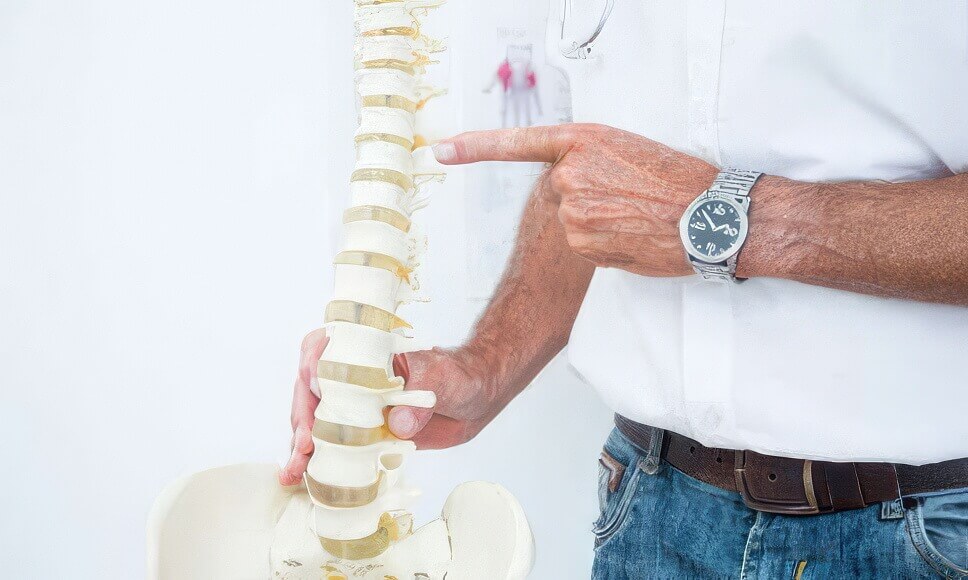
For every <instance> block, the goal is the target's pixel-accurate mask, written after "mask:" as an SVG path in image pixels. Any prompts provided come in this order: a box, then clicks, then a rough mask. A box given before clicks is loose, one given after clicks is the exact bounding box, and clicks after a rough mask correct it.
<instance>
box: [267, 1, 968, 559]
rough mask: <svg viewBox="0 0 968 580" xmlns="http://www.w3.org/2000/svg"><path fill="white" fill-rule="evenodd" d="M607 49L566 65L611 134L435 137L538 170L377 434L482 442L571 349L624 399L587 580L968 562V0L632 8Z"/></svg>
mask: <svg viewBox="0 0 968 580" xmlns="http://www.w3.org/2000/svg"><path fill="white" fill-rule="evenodd" d="M590 23H591V25H592V26H591V27H590V28H594V23H595V22H594V19H593V20H592V21H590ZM571 24H573V23H569V22H564V23H562V22H557V23H556V22H552V25H551V29H552V30H555V31H556V32H555V34H558V33H557V30H561V31H562V32H561V36H562V37H564V36H566V35H567V34H568V32H566V31H567V30H569V25H571ZM584 24H586V25H587V24H588V23H584ZM577 29H579V30H580V29H582V26H578V27H577ZM579 40H580V39H579ZM565 44H567V43H565ZM596 53H597V55H598V58H594V59H587V60H580V61H574V62H571V63H565V62H564V59H563V60H562V63H563V66H564V68H565V69H566V70H567V72H568V73H569V75H570V77H571V80H572V89H573V100H574V111H575V117H576V119H579V120H581V121H588V122H595V123H602V124H594V125H592V124H579V125H567V126H561V127H557V128H532V129H518V130H510V131H493V132H475V133H466V134H463V135H459V136H457V137H454V138H452V139H449V140H446V141H444V142H442V143H440V144H438V145H437V146H436V147H435V152H436V155H437V157H438V159H439V160H440V161H441V162H443V163H448V164H462V163H475V162H480V161H495V160H502V161H543V162H546V163H548V164H549V168H548V170H547V171H546V172H545V174H544V175H543V176H542V178H541V179H540V180H539V183H538V185H537V186H536V188H535V191H534V193H533V196H532V198H531V201H530V203H529V204H528V205H527V207H526V209H525V212H524V215H523V217H522V220H521V225H520V230H519V237H518V240H517V245H516V248H515V250H514V252H513V255H512V257H511V260H510V262H509V264H508V267H507V270H506V272H505V275H504V278H503V280H502V282H501V284H500V286H499V287H498V289H497V291H496V292H495V295H494V297H493V298H492V300H491V303H490V305H489V307H488V309H487V310H486V312H485V313H484V315H483V316H482V318H481V320H480V321H479V322H478V324H477V327H476V329H475V332H474V333H473V336H472V337H471V339H470V340H469V341H468V342H467V344H465V345H464V346H463V347H461V348H459V349H456V350H452V351H445V350H440V349H435V350H431V351H423V352H415V353H409V354H407V355H405V356H402V357H400V358H399V359H398V360H397V361H396V363H395V364H396V367H397V371H398V373H399V374H402V375H403V376H405V377H407V387H408V388H414V389H429V390H433V391H435V392H436V393H437V395H438V405H437V407H436V408H435V409H434V410H433V411H432V412H431V411H425V410H420V409H411V408H403V407H399V408H394V409H393V410H392V411H391V412H390V428H391V429H392V430H393V432H394V433H395V434H396V435H397V436H399V437H403V438H412V439H413V440H414V441H416V442H417V444H418V445H419V446H421V447H423V448H439V447H446V446H452V445H457V444H459V443H462V442H465V441H467V440H469V439H470V438H472V437H474V436H475V435H476V434H477V433H478V432H479V431H480V430H481V429H482V428H483V427H484V426H485V425H487V424H488V423H489V422H490V421H491V420H492V419H493V418H494V417H495V416H496V415H497V414H498V413H499V412H500V411H501V409H503V408H504V406H505V405H507V404H508V403H509V402H510V401H511V399H513V398H514V396H515V395H517V394H518V393H519V392H520V391H521V390H522V389H523V388H524V387H525V386H526V385H527V384H528V383H529V382H530V381H531V380H532V379H533V378H534V377H535V376H536V374H537V373H538V372H539V371H540V370H541V368H542V367H543V366H544V365H545V364H546V363H547V362H548V361H549V360H550V359H551V358H552V357H553V356H555V354H556V353H558V352H559V351H560V350H561V349H562V348H563V347H564V346H565V345H566V344H568V345H569V356H570V359H571V362H572V364H573V365H574V366H575V367H576V369H577V370H578V371H580V372H581V373H582V374H583V375H584V376H585V377H586V378H587V379H588V380H589V381H590V382H591V383H592V385H594V386H595V388H596V389H598V390H599V391H600V393H601V395H602V396H603V398H604V399H605V400H606V402H607V403H609V404H610V405H611V406H612V408H614V409H615V410H616V412H617V416H616V422H617V424H618V425H617V428H616V430H615V431H614V432H613V433H612V435H611V436H610V437H609V440H608V441H607V443H606V445H605V449H604V451H603V453H602V457H601V466H602V471H601V474H602V477H601V492H600V498H601V500H602V515H601V518H600V519H599V521H598V522H596V525H595V530H594V531H595V535H596V541H595V544H596V561H595V566H594V571H593V574H594V576H595V577H602V578H643V577H676V578H679V577H696V576H700V577H720V576H727V577H734V576H742V577H767V578H772V577H784V576H786V577H793V578H800V577H842V576H863V577H919V576H930V575H933V574H940V575H942V576H947V577H966V576H968V460H966V459H964V458H965V457H968V420H966V414H968V413H966V411H968V389H966V388H965V387H966V380H965V378H964V377H965V374H964V368H965V367H964V364H965V362H964V361H965V360H966V355H968V308H966V307H965V306H968V173H966V172H968V106H966V102H968V101H966V97H965V95H968V8H966V5H965V3H964V2H936V3H931V4H928V5H925V4H913V3H910V4H909V3H883V2H882V3H862V2H847V3H844V2H838V3H835V4H834V3H831V4H827V3H809V4H806V3H804V4H800V3H797V4H796V5H777V4H776V3H767V2H762V3H760V2H741V3H733V2H722V1H721V2H655V3H645V2H628V1H626V2H621V1H619V2H617V3H616V5H615V8H614V11H613V12H612V14H611V15H610V16H609V18H608V20H607V22H606V23H605V27H604V28H603V29H602V32H601V34H600V36H598V38H597V39H596V44H595V46H594V49H593V53H592V55H593V56H595V55H596ZM730 168H736V169H730ZM760 173H762V175H760ZM707 190H709V192H710V193H706V192H707ZM701 196H705V197H701ZM734 230H735V231H734ZM324 343H325V338H324V336H323V334H322V332H321V331H316V332H315V333H312V334H310V335H309V336H308V337H307V339H306V341H305V343H304V347H303V366H302V368H303V372H302V374H301V377H302V378H301V380H300V381H299V382H297V388H296V395H295V401H294V410H293V424H294V429H295V434H294V453H293V458H292V460H291V461H290V464H289V465H288V466H287V468H286V472H285V473H284V475H283V476H282V477H283V479H284V481H286V482H294V481H296V480H297V479H298V476H299V474H300V473H301V472H302V470H303V469H304V467H305V464H306V461H307V459H308V456H309V454H311V452H312V442H311V440H310V438H309V429H310V428H311V422H312V408H314V407H315V403H316V402H315V400H314V399H313V397H312V395H311V393H310V391H309V387H308V377H309V374H310V373H309V368H310V367H311V366H312V362H314V361H315V360H316V359H318V357H319V355H320V353H321V352H322V348H323V346H324Z"/></svg>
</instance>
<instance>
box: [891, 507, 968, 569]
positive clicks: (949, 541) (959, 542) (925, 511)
mask: <svg viewBox="0 0 968 580" xmlns="http://www.w3.org/2000/svg"><path fill="white" fill-rule="evenodd" d="M907 501H908V505H907V506H906V508H905V510H904V520H905V524H906V527H907V531H908V535H909V536H910V538H911V543H912V544H913V545H914V548H915V550H917V552H918V555H920V556H921V558H922V559H923V560H924V561H925V562H926V563H927V564H928V565H929V566H931V568H932V569H933V570H934V571H935V572H937V573H938V574H940V575H941V576H942V577H944V578H968V489H966V490H959V491H954V492H946V493H939V494H931V495H925V496H920V497H914V498H910V499H909V500H907Z"/></svg>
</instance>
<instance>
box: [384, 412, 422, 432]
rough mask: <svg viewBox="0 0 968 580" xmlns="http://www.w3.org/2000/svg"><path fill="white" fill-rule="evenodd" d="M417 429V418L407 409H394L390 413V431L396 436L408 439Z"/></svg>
mask: <svg viewBox="0 0 968 580" xmlns="http://www.w3.org/2000/svg"><path fill="white" fill-rule="evenodd" d="M416 427H417V418H416V417H414V415H413V411H411V410H409V409H394V410H393V411H392V412H391V413H390V430H391V431H393V432H394V433H396V434H397V436H402V437H410V436H411V435H413V430H414V429H415V428H416Z"/></svg>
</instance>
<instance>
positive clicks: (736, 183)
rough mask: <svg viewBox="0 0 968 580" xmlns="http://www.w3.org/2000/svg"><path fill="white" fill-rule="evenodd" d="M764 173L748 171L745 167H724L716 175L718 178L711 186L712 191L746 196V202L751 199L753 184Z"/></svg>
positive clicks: (710, 190)
mask: <svg viewBox="0 0 968 580" xmlns="http://www.w3.org/2000/svg"><path fill="white" fill-rule="evenodd" d="M760 175H763V174H762V173H760V172H758V171H747V170H745V169H730V168H727V169H723V170H722V171H720V172H719V175H717V176H716V180H715V181H713V184H712V186H710V188H709V190H708V191H709V192H710V193H722V194H725V195H732V196H736V197H744V198H746V200H744V203H747V202H748V201H749V195H750V190H751V189H753V184H755V183H756V180H757V179H759V178H760Z"/></svg>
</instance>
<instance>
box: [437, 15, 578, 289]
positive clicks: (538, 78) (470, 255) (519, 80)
mask: <svg viewBox="0 0 968 580" xmlns="http://www.w3.org/2000/svg"><path fill="white" fill-rule="evenodd" d="M462 6H463V7H466V8H470V7H473V9H472V10H469V11H468V12H473V16H472V17H470V15H468V16H469V17H468V18H467V21H466V22H465V23H464V24H463V25H462V26H464V29H465V30H469V28H468V26H469V25H470V24H469V23H472V26H473V29H472V30H473V31H472V32H469V34H468V36H472V37H473V38H475V40H476V41H477V45H476V46H475V47H474V48H473V49H472V50H464V51H462V52H461V55H462V64H461V70H460V72H459V75H460V76H461V79H460V81H461V82H460V84H459V89H458V90H460V91H461V93H460V100H461V102H462V103H463V113H462V115H463V118H462V119H461V122H462V125H463V127H462V128H463V129H464V130H477V129H496V128H502V127H528V126H536V125H552V124H557V123H563V122H568V121H570V120H571V101H570V95H569V90H568V80H567V77H566V76H565V75H564V73H562V71H560V70H559V69H557V68H555V67H553V66H550V65H549V64H547V59H546V58H545V30H546V19H547V13H548V5H547V4H546V3H544V2H514V1H511V0H499V1H497V2H480V3H477V2H475V3H466V4H464V5H462ZM452 74H457V73H456V71H452ZM542 170H543V167H542V165H541V164H538V163H487V164H479V165H476V166H472V167H469V168H468V169H467V179H466V181H465V185H464V219H465V223H466V236H467V238H466V241H467V244H466V251H467V276H468V280H467V288H468V290H469V298H471V299H477V300H486V299H487V298H489V297H490V295H491V293H492V291H493V289H494V286H495V285H496V283H497V281H498V279H499V278H500V276H501V273H502V272H503V270H504V265H505V262H506V261H507V257H508V255H509V253H510V251H511V248H512V246H513V244H514V237H515V232H516V228H517V222H518V219H519V216H520V213H521V209H522V207H523V205H524V202H525V200H526V199H527V197H528V194H529V192H530V191H531V188H532V186H533V185H534V182H535V180H536V179H537V177H538V176H539V175H540V173H541V171H542Z"/></svg>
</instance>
